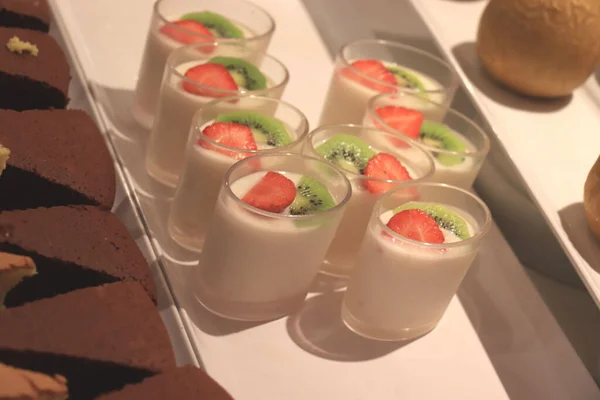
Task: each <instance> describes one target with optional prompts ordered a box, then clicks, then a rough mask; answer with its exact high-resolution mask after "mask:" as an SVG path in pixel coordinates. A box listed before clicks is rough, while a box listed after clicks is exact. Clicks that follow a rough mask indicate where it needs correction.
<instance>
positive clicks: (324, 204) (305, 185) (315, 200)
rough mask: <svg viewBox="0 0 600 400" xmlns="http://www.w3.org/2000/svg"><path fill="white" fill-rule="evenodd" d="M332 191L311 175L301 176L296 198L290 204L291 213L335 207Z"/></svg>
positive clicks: (314, 211)
mask: <svg viewBox="0 0 600 400" xmlns="http://www.w3.org/2000/svg"><path fill="white" fill-rule="evenodd" d="M335 205H336V203H335V200H334V199H333V197H331V193H329V190H328V189H327V186H325V185H324V184H323V183H321V182H319V181H318V180H316V179H315V178H312V177H310V176H306V175H305V176H303V177H302V178H300V181H299V182H298V185H297V186H296V198H295V199H294V202H293V203H292V204H291V205H290V214H291V215H307V214H316V213H318V212H321V211H325V210H329V209H330V208H332V207H335Z"/></svg>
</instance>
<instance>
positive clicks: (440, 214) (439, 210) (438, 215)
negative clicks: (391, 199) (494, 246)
mask: <svg viewBox="0 0 600 400" xmlns="http://www.w3.org/2000/svg"><path fill="white" fill-rule="evenodd" d="M413 209H417V210H421V211H424V212H425V213H427V215H429V216H430V217H431V218H433V219H435V222H436V223H437V224H438V226H439V227H440V228H443V229H446V230H448V231H450V232H452V233H454V234H455V235H456V236H458V237H459V238H460V239H462V240H465V239H468V238H470V237H471V232H469V227H468V226H467V223H466V222H465V220H464V219H463V218H462V217H461V216H460V215H458V214H457V213H455V212H454V211H451V210H449V209H448V208H447V207H444V206H443V205H441V204H435V203H422V202H418V201H409V202H408V203H405V204H403V205H401V206H400V207H397V208H395V209H394V214H397V213H399V212H400V211H404V210H413Z"/></svg>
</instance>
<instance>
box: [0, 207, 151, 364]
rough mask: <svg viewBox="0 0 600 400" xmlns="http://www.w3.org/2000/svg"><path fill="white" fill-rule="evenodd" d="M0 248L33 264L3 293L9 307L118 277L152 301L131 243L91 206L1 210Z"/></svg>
mask: <svg viewBox="0 0 600 400" xmlns="http://www.w3.org/2000/svg"><path fill="white" fill-rule="evenodd" d="M0 251H4V252H8V253H13V254H19V255H24V256H28V257H31V258H32V259H33V261H34V262H35V265H36V266H37V274H36V275H34V276H32V277H29V278H27V279H25V280H23V281H22V282H21V283H19V284H18V285H17V286H16V287H15V288H14V289H12V290H11V291H10V292H9V293H8V294H7V296H6V299H5V301H4V304H5V305H6V307H9V308H10V307H15V306H19V305H22V304H25V303H27V302H30V301H33V300H38V299H42V298H46V297H52V296H55V295H57V294H62V293H67V292H70V291H72V290H75V289H80V288H85V287H90V286H99V285H102V284H105V283H111V282H117V281H121V280H125V281H137V282H139V283H140V284H142V286H143V287H144V288H145V289H146V292H147V293H148V295H149V296H150V297H151V299H152V300H153V301H156V287H155V285H154V281H153V279H152V275H151V273H150V269H149V268H148V263H147V262H146V259H145V258H144V256H143V254H142V253H141V251H140V249H139V248H138V246H137V244H136V243H135V241H134V240H133V239H132V238H131V235H129V232H127V229H126V228H125V226H123V224H122V223H121V221H119V219H118V218H117V217H116V216H115V215H114V214H112V213H110V212H108V211H103V210H100V209H98V208H96V207H90V206H61V207H51V208H36V209H33V210H19V211H4V212H2V213H0ZM0 360H1V359H0Z"/></svg>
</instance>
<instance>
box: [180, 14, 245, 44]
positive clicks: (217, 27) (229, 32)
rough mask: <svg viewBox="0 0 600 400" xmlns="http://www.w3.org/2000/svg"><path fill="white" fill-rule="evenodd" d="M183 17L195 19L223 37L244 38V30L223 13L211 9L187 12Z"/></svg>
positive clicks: (216, 34)
mask: <svg viewBox="0 0 600 400" xmlns="http://www.w3.org/2000/svg"><path fill="white" fill-rule="evenodd" d="M181 19H185V20H193V21H197V22H200V23H201V24H202V25H204V26H206V27H207V28H208V29H209V30H210V31H211V32H212V33H213V34H214V36H217V37H222V38H235V39H239V38H243V37H244V32H243V31H242V30H241V29H240V28H238V27H237V26H236V25H235V24H234V23H233V22H231V21H230V20H229V19H227V18H225V17H224V16H222V15H221V14H217V13H214V12H211V11H201V12H193V13H189V14H185V15H184V16H183V17H181Z"/></svg>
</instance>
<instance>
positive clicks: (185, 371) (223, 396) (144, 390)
mask: <svg viewBox="0 0 600 400" xmlns="http://www.w3.org/2000/svg"><path fill="white" fill-rule="evenodd" d="M121 399H123V400H125V399H127V400H136V399H143V400H171V399H177V400H203V399H206V400H233V397H231V395H230V394H229V393H227V392H226V391H225V389H223V388H222V387H221V386H220V385H219V384H218V383H217V382H215V381H214V380H213V379H212V378H211V377H210V376H208V375H207V374H206V372H204V371H203V370H201V369H198V368H196V367H192V366H190V365H188V366H185V367H181V368H173V369H170V370H168V371H165V372H163V373H161V374H159V375H155V376H153V377H151V378H147V379H145V380H144V381H143V382H142V383H138V384H136V385H128V386H126V387H125V388H124V389H123V390H120V391H118V392H113V393H109V394H107V395H104V396H100V397H98V400H121Z"/></svg>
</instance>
